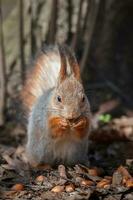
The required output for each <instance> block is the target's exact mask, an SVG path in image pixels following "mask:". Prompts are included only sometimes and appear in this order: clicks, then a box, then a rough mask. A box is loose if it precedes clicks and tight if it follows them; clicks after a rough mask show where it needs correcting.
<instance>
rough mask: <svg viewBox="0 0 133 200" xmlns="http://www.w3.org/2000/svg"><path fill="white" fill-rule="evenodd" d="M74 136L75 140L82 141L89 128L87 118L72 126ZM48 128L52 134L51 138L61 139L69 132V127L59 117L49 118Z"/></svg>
mask: <svg viewBox="0 0 133 200" xmlns="http://www.w3.org/2000/svg"><path fill="white" fill-rule="evenodd" d="M72 127H73V130H74V134H75V136H76V137H77V138H79V139H82V138H84V137H85V136H86V134H87V131H88V127H89V121H88V118H87V117H82V118H80V120H79V121H78V122H77V123H75V124H73V125H72ZM49 128H50V129H51V132H52V137H53V138H57V137H62V136H64V135H65V134H67V133H68V132H70V128H71V125H70V124H69V123H68V122H67V121H66V120H65V119H63V118H61V117H51V118H50V119H49Z"/></svg>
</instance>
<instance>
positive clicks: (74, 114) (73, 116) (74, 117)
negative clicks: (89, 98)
mask: <svg viewBox="0 0 133 200" xmlns="http://www.w3.org/2000/svg"><path fill="white" fill-rule="evenodd" d="M79 117H80V114H79V113H77V112H71V113H69V115H68V116H67V120H69V121H70V122H73V121H75V120H77V119H78V118H79Z"/></svg>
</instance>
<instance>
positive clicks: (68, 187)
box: [65, 183, 75, 192]
mask: <svg viewBox="0 0 133 200" xmlns="http://www.w3.org/2000/svg"><path fill="white" fill-rule="evenodd" d="M74 190H75V186H74V184H73V183H71V184H69V185H66V187H65V191H66V192H73V191H74Z"/></svg>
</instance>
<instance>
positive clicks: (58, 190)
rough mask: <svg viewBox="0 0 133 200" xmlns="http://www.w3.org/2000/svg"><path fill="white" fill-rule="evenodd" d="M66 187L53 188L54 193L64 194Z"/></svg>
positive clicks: (57, 186)
mask: <svg viewBox="0 0 133 200" xmlns="http://www.w3.org/2000/svg"><path fill="white" fill-rule="evenodd" d="M64 189H65V186H62V185H56V186H55V187H53V188H52V190H51V191H52V192H55V193H59V192H64Z"/></svg>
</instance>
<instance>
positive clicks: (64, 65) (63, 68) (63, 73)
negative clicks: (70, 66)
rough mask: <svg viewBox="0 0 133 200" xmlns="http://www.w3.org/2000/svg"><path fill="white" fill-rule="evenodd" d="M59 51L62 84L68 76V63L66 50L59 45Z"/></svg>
mask: <svg viewBox="0 0 133 200" xmlns="http://www.w3.org/2000/svg"><path fill="white" fill-rule="evenodd" d="M58 49H59V53H60V60H61V67H60V73H59V81H60V82H62V81H63V80H64V79H65V78H66V75H67V63H66V55H65V51H64V48H62V47H61V46H60V45H58Z"/></svg>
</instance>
